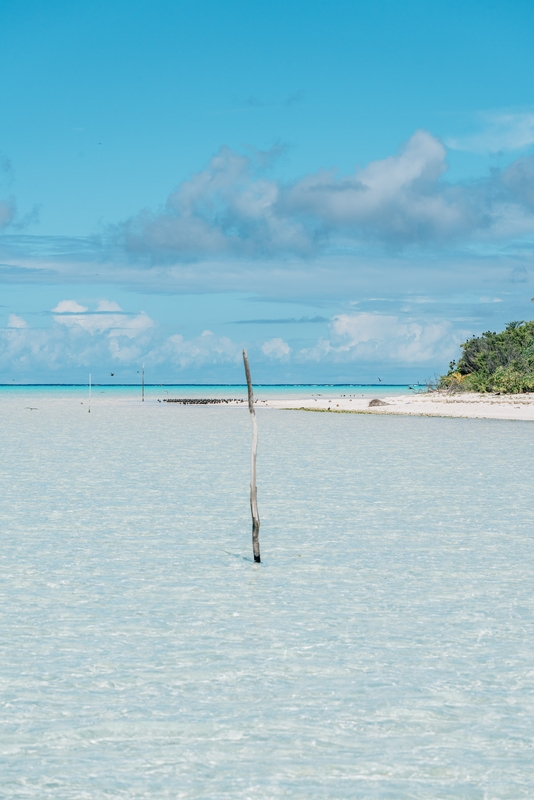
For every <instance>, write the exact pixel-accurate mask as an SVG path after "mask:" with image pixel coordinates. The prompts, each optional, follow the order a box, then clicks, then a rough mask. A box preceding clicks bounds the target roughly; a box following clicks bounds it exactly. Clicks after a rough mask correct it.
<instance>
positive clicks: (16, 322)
mask: <svg viewBox="0 0 534 800" xmlns="http://www.w3.org/2000/svg"><path fill="white" fill-rule="evenodd" d="M7 327H8V328H27V327H28V323H27V322H26V320H25V319H22V317H18V316H17V315H16V314H10V315H9V317H8V320H7Z"/></svg>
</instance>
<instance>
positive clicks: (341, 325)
mask: <svg viewBox="0 0 534 800" xmlns="http://www.w3.org/2000/svg"><path fill="white" fill-rule="evenodd" d="M456 346H457V337H456V336H455V335H454V333H453V330H452V326H451V324H450V323H449V322H445V321H437V322H425V323H422V322H418V321H415V320H408V321H405V320H402V319H399V317H397V316H393V315H386V314H371V313H366V312H361V313H358V314H340V315H339V316H336V317H333V319H332V321H331V323H330V337H329V338H328V339H326V338H325V339H320V340H319V342H318V343H317V344H316V345H315V346H314V347H311V348H306V349H303V350H301V351H300V354H299V357H300V359H303V360H306V361H317V362H319V361H324V360H327V361H336V362H343V361H360V362H366V363H369V362H376V363H384V362H386V363H387V362H390V363H395V364H403V365H407V364H416V363H421V364H424V363H427V362H430V361H433V360H436V359H440V360H445V361H446V360H447V358H450V357H451V356H452V355H453V353H454V352H455V348H456Z"/></svg>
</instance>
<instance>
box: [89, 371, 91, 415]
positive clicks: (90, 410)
mask: <svg viewBox="0 0 534 800" xmlns="http://www.w3.org/2000/svg"><path fill="white" fill-rule="evenodd" d="M90 413H91V373H89V414H90Z"/></svg>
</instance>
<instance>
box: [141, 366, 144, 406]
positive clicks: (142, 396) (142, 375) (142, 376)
mask: <svg viewBox="0 0 534 800" xmlns="http://www.w3.org/2000/svg"><path fill="white" fill-rule="evenodd" d="M141 402H142V403H144V402H145V365H144V364H143V366H142V367H141Z"/></svg>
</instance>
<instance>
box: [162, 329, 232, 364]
mask: <svg viewBox="0 0 534 800" xmlns="http://www.w3.org/2000/svg"><path fill="white" fill-rule="evenodd" d="M241 354H242V345H240V344H237V343H236V342H234V341H232V339H230V338H229V337H228V336H216V335H215V334H214V333H212V331H209V330H206V331H203V333H202V334H201V335H200V336H197V337H195V338H193V339H186V338H185V337H184V336H182V334H180V333H176V334H174V335H173V336H169V337H168V339H166V340H165V341H164V342H163V343H162V344H160V345H158V346H156V347H154V348H153V349H152V350H151V351H150V353H149V354H148V358H149V359H150V361H151V362H152V363H154V364H162V363H170V364H173V365H175V366H177V367H180V368H181V369H184V368H186V367H191V366H194V367H200V366H204V365H206V364H239V363H240V361H241Z"/></svg>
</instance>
